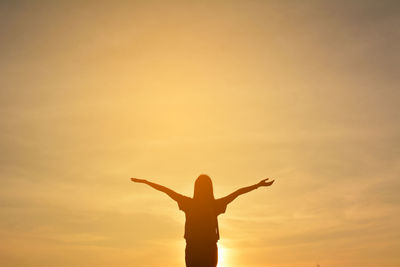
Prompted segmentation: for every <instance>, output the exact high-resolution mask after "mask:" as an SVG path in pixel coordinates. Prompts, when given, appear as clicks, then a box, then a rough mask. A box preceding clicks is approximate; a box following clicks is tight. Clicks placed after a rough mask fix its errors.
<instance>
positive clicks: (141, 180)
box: [131, 178, 146, 183]
mask: <svg viewBox="0 0 400 267" xmlns="http://www.w3.org/2000/svg"><path fill="white" fill-rule="evenodd" d="M131 180H132V182H135V183H144V182H146V180H145V179H139V178H131Z"/></svg>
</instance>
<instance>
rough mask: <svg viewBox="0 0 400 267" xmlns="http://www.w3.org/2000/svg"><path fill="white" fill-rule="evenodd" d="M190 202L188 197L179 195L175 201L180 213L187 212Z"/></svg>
mask: <svg viewBox="0 0 400 267" xmlns="http://www.w3.org/2000/svg"><path fill="white" fill-rule="evenodd" d="M190 200H191V198H190V197H187V196H184V195H179V196H178V198H177V199H176V202H177V203H178V207H179V209H180V210H181V211H187V210H188V207H189V204H190Z"/></svg>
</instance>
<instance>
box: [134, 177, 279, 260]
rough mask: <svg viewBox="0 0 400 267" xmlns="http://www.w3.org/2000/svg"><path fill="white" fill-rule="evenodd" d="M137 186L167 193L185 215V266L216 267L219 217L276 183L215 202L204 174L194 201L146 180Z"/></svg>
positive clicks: (261, 182)
mask: <svg viewBox="0 0 400 267" xmlns="http://www.w3.org/2000/svg"><path fill="white" fill-rule="evenodd" d="M131 180H132V181H133V182H136V183H144V184H147V185H149V186H151V187H153V188H154V189H156V190H159V191H161V192H164V193H166V194H167V195H168V196H170V197H171V198H172V199H173V200H175V201H176V202H177V203H178V206H179V209H180V210H182V211H183V212H185V217H186V222H185V236H184V237H185V239H186V249H185V262H186V266H187V267H216V266H217V262H218V248H217V242H218V240H219V229H218V220H217V216H218V215H220V214H221V213H224V212H225V210H226V206H227V205H228V204H229V203H231V202H232V201H233V200H234V199H235V198H237V197H238V196H240V195H242V194H245V193H247V192H250V191H252V190H254V189H257V188H259V187H260V186H270V185H272V184H273V182H274V181H271V182H267V180H268V179H264V180H261V181H260V182H259V183H257V184H255V185H251V186H248V187H243V188H240V189H239V190H236V191H235V192H233V193H232V194H229V195H227V196H226V197H223V198H218V199H215V198H214V192H213V185H212V181H211V179H210V177H209V176H208V175H205V174H202V175H200V176H199V177H198V178H197V179H196V182H195V183H194V193H193V198H190V197H187V196H184V195H181V194H178V193H176V192H175V191H173V190H171V189H169V188H167V187H164V186H162V185H159V184H155V183H152V182H149V181H146V180H143V179H137V178H131Z"/></svg>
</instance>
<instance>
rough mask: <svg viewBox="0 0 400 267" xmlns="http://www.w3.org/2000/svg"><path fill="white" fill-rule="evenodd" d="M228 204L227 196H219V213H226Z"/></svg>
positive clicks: (217, 204)
mask: <svg viewBox="0 0 400 267" xmlns="http://www.w3.org/2000/svg"><path fill="white" fill-rule="evenodd" d="M227 206H228V202H227V201H226V199H225V198H219V199H217V200H215V212H216V213H217V215H220V214H222V213H225V211H226V207H227Z"/></svg>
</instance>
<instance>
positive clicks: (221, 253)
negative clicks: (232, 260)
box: [218, 244, 231, 267]
mask: <svg viewBox="0 0 400 267" xmlns="http://www.w3.org/2000/svg"><path fill="white" fill-rule="evenodd" d="M229 256H230V255H229V253H228V250H227V249H226V248H225V247H224V246H222V245H221V244H219V245H218V267H231V266H229V265H228V258H229Z"/></svg>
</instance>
